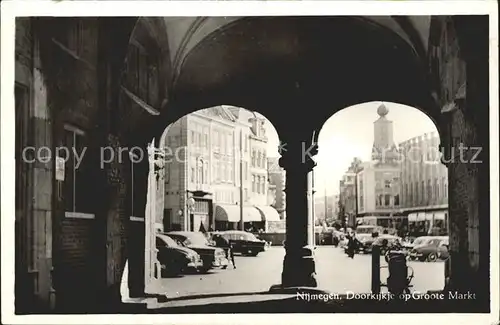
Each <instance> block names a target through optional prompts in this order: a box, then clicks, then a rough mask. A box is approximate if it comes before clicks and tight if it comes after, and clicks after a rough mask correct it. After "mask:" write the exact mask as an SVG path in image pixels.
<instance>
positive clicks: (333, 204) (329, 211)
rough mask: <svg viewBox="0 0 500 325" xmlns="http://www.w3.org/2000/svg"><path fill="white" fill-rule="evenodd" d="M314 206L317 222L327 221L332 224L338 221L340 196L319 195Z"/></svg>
mask: <svg viewBox="0 0 500 325" xmlns="http://www.w3.org/2000/svg"><path fill="white" fill-rule="evenodd" d="M314 205H315V207H314V211H315V214H316V220H325V221H326V222H327V223H329V224H330V223H332V222H333V221H335V220H336V219H337V214H338V195H323V196H319V195H318V196H316V197H315V199H314Z"/></svg>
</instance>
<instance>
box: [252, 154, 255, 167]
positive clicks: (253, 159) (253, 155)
mask: <svg viewBox="0 0 500 325" xmlns="http://www.w3.org/2000/svg"><path fill="white" fill-rule="evenodd" d="M251 166H252V167H255V150H252V165H251Z"/></svg>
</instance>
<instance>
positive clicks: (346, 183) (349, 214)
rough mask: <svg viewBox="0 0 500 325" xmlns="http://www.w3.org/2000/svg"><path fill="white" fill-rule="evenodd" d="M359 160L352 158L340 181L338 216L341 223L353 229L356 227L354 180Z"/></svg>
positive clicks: (359, 164) (355, 189)
mask: <svg viewBox="0 0 500 325" xmlns="http://www.w3.org/2000/svg"><path fill="white" fill-rule="evenodd" d="M361 164H362V162H361V160H360V159H359V158H354V160H353V161H352V162H351V166H349V168H348V170H347V172H346V173H345V174H344V176H343V177H342V180H341V181H340V194H339V202H340V210H341V211H340V214H341V215H342V218H343V220H342V222H343V223H344V225H345V226H348V227H354V226H355V225H356V215H357V213H358V211H357V208H356V205H357V203H356V202H357V200H358V199H357V188H356V178H357V173H358V171H359V169H360V167H361Z"/></svg>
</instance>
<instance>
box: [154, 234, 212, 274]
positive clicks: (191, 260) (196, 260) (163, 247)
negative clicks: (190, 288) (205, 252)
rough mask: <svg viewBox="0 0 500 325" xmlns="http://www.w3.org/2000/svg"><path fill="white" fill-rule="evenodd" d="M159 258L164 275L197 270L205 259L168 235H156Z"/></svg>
mask: <svg viewBox="0 0 500 325" xmlns="http://www.w3.org/2000/svg"><path fill="white" fill-rule="evenodd" d="M156 249H157V250H158V252H157V254H156V255H157V259H158V262H160V265H161V272H162V276H166V275H178V274H182V273H185V272H186V271H189V270H191V271H197V270H198V269H200V268H201V267H202V266H203V261H202V259H201V257H200V255H199V254H198V253H196V252H195V251H194V250H192V249H190V248H187V247H184V246H181V245H179V244H178V243H177V242H176V241H175V240H173V239H172V238H170V237H169V236H167V235H163V234H157V235H156Z"/></svg>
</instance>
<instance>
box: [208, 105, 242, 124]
mask: <svg viewBox="0 0 500 325" xmlns="http://www.w3.org/2000/svg"><path fill="white" fill-rule="evenodd" d="M201 113H202V114H203V115H206V116H210V117H218V118H220V119H223V120H226V121H230V122H235V121H236V117H235V116H234V115H233V114H232V113H231V111H230V110H229V109H227V108H226V107H224V106H214V107H210V108H206V109H204V110H202V111H201Z"/></svg>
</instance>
